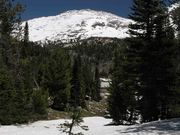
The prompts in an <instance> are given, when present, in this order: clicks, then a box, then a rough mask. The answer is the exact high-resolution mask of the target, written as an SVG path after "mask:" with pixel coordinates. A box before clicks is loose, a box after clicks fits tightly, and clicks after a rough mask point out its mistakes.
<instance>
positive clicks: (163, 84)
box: [130, 0, 175, 121]
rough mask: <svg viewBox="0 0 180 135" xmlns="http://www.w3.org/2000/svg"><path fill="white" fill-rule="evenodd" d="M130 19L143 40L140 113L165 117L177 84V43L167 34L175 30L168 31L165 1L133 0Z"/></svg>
mask: <svg viewBox="0 0 180 135" xmlns="http://www.w3.org/2000/svg"><path fill="white" fill-rule="evenodd" d="M130 18H131V19H133V20H134V21H135V23H134V24H131V25H130V33H131V34H132V35H133V36H134V37H136V39H140V40H142V41H143V42H144V43H143V44H142V46H141V61H140V63H139V64H140V70H139V74H140V75H141V76H140V83H141V85H142V90H140V92H141V94H142V101H141V114H142V116H143V120H144V121H151V120H157V119H158V118H162V119H163V118H165V117H168V115H169V112H168V111H167V110H168V102H167V101H168V100H165V99H167V98H170V95H169V93H171V92H172V91H173V87H174V83H172V82H174V81H172V80H175V75H174V74H175V73H174V72H173V71H174V67H173V61H174V60H173V57H174V54H175V53H174V48H175V45H174V44H173V43H172V42H170V40H172V39H173V36H172V37H171V38H170V37H168V36H167V35H173V32H172V31H171V32H172V33H171V34H169V32H170V31H168V30H169V28H171V26H169V23H167V22H168V21H167V20H168V19H169V18H168V14H167V9H166V7H165V3H164V1H162V0H134V4H133V7H132V13H131V15H130ZM165 39H166V40H165ZM167 39H168V40H167ZM165 65H166V66H165ZM170 91H171V92H170ZM172 93H173V92H172Z"/></svg>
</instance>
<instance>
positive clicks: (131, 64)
mask: <svg viewBox="0 0 180 135" xmlns="http://www.w3.org/2000/svg"><path fill="white" fill-rule="evenodd" d="M132 42H133V43H134V44H133V45H131V46H130V45H129V44H124V45H123V46H121V47H120V48H119V49H117V50H116V51H115V55H114V62H113V63H114V65H113V73H112V83H111V85H110V96H109V99H108V102H109V112H110V114H111V116H112V118H113V120H114V121H115V122H116V123H118V124H123V123H124V121H126V122H130V123H133V122H135V120H136V119H137V114H138V103H139V99H138V98H139V95H138V94H139V91H138V90H139V87H140V86H139V85H140V83H139V77H138V72H137V70H138V62H139V60H140V57H138V55H137V54H138V49H139V47H140V46H139V44H138V43H136V42H137V41H136V42H135V41H132Z"/></svg>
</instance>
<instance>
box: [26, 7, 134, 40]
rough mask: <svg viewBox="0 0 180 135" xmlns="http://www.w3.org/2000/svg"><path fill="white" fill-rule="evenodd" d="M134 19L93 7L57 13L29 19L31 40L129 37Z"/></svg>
mask: <svg viewBox="0 0 180 135" xmlns="http://www.w3.org/2000/svg"><path fill="white" fill-rule="evenodd" d="M131 22H132V21H131V20H130V19H126V18H122V17H119V16H116V15H114V14H111V13H107V12H103V11H94V10H90V9H84V10H70V11H67V12H64V13H62V14H59V15H56V16H49V17H41V18H35V19H32V20H29V21H28V23H29V38H30V40H31V41H45V40H50V41H56V40H62V41H63V42H69V41H71V40H73V39H77V38H79V39H86V38H89V37H111V38H125V37H128V36H129V34H128V33H127V32H128V25H129V24H130V23H131Z"/></svg>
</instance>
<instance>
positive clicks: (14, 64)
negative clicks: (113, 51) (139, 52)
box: [0, 0, 101, 124]
mask: <svg viewBox="0 0 180 135" xmlns="http://www.w3.org/2000/svg"><path fill="white" fill-rule="evenodd" d="M22 10H23V7H22V6H21V5H20V4H17V3H14V2H13V1H11V0H1V1H0V22H1V23H0V124H13V123H24V122H28V121H33V120H37V119H44V118H46V117H47V108H48V107H51V108H53V109H56V110H60V111H66V110H70V108H71V107H78V106H81V107H83V108H86V102H85V100H86V99H90V100H95V101H99V100H100V99H101V97H100V81H99V64H98V62H92V61H91V58H89V57H85V56H83V55H80V53H77V52H76V51H74V50H73V49H69V48H65V47H64V46H63V45H62V44H59V43H56V42H47V43H45V44H41V43H33V42H30V41H29V30H28V23H26V24H25V27H24V28H22V27H21V20H20V13H21V12H22ZM21 33H23V35H22V34H21Z"/></svg>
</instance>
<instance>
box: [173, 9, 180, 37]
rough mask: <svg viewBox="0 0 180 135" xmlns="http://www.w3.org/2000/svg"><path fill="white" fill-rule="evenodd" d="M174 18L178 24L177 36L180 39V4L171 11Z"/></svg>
mask: <svg viewBox="0 0 180 135" xmlns="http://www.w3.org/2000/svg"><path fill="white" fill-rule="evenodd" d="M171 15H172V19H173V22H174V24H175V25H176V31H177V34H178V35H177V37H178V39H179V40H180V6H179V7H177V8H175V9H174V10H173V11H171Z"/></svg>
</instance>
